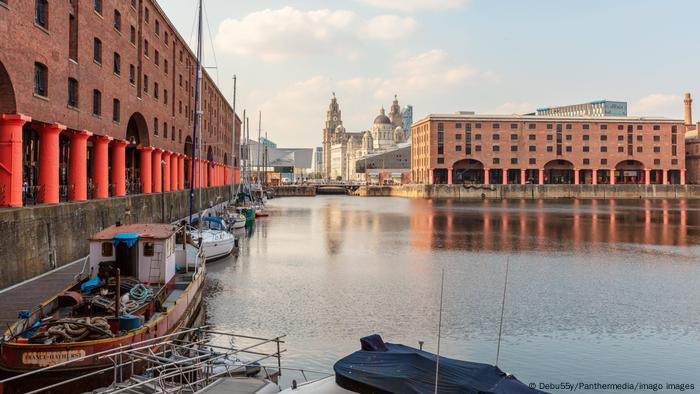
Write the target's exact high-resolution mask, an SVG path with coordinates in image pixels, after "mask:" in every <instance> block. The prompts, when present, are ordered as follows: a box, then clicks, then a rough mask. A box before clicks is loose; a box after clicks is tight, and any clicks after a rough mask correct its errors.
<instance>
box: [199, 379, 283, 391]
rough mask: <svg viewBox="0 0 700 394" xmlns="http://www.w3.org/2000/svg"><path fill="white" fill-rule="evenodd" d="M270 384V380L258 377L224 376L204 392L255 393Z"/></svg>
mask: <svg viewBox="0 0 700 394" xmlns="http://www.w3.org/2000/svg"><path fill="white" fill-rule="evenodd" d="M269 384H270V383H269V382H266V381H264V380H262V379H257V378H223V379H221V380H219V381H218V382H216V383H214V384H212V385H211V386H209V387H207V388H205V389H204V390H202V392H203V393H207V394H230V393H235V394H255V393H258V392H261V389H262V388H263V387H265V386H267V385H269ZM267 392H273V391H267Z"/></svg>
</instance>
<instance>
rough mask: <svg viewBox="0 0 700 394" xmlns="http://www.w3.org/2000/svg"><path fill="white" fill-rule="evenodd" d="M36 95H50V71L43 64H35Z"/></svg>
mask: <svg viewBox="0 0 700 394" xmlns="http://www.w3.org/2000/svg"><path fill="white" fill-rule="evenodd" d="M34 93H36V94H38V95H39V96H42V97H48V95H49V69H48V68H47V67H46V65H44V64H42V63H38V62H37V63H34Z"/></svg>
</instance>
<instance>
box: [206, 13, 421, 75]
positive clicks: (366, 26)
mask: <svg viewBox="0 0 700 394" xmlns="http://www.w3.org/2000/svg"><path fill="white" fill-rule="evenodd" d="M415 27H416V21H415V20H414V19H413V18H410V17H400V16H396V15H380V16H376V17H374V18H372V19H370V20H368V21H363V20H362V18H359V17H358V16H357V14H355V13H354V12H352V11H347V10H329V9H320V10H311V11H304V10H299V9H296V8H293V7H284V8H280V9H276V10H271V9H265V10H262V11H256V12H253V13H250V14H248V15H246V16H244V17H243V18H241V19H233V18H227V19H224V20H223V21H222V22H221V24H219V28H218V31H217V34H216V37H215V38H214V42H215V46H216V48H217V50H219V51H221V52H223V53H229V54H235V55H242V56H249V55H254V56H258V57H260V58H262V59H263V60H265V61H268V62H280V61H283V60H286V59H289V58H296V57H304V56H316V55H325V54H330V55H332V56H343V57H345V58H354V57H356V55H357V52H358V47H360V46H361V43H362V40H363V39H371V40H380V41H388V40H396V39H399V38H403V37H405V36H406V35H408V34H410V33H412V32H413V31H414V30H415Z"/></svg>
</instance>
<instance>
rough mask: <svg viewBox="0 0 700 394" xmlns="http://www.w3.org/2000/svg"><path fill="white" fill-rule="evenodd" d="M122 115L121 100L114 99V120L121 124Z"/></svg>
mask: <svg viewBox="0 0 700 394" xmlns="http://www.w3.org/2000/svg"><path fill="white" fill-rule="evenodd" d="M120 114H121V103H120V102H119V100H117V99H114V100H113V101H112V120H113V121H115V122H117V123H119V118H120Z"/></svg>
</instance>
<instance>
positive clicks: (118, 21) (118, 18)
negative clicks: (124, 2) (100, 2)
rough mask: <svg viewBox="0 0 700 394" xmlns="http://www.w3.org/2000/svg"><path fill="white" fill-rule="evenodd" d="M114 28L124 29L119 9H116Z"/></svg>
mask: <svg viewBox="0 0 700 394" xmlns="http://www.w3.org/2000/svg"><path fill="white" fill-rule="evenodd" d="M114 29H115V30H117V31H122V14H120V13H119V11H117V10H114Z"/></svg>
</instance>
